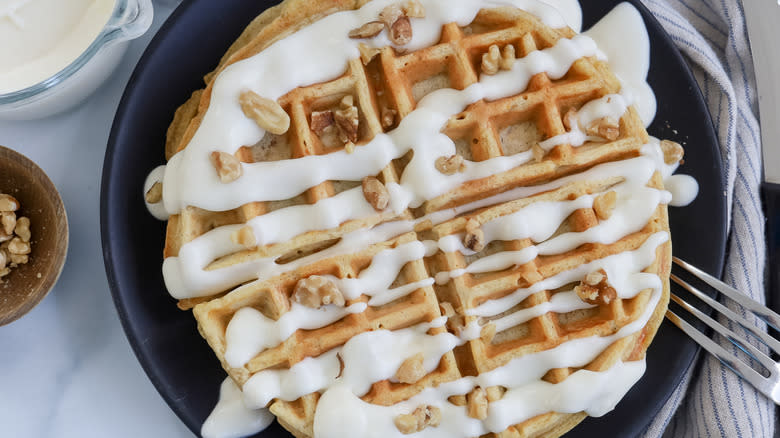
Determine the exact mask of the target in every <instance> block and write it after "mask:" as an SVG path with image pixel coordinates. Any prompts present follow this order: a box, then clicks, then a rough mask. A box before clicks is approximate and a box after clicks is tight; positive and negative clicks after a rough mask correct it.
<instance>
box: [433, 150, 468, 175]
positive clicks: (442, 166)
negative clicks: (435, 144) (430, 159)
mask: <svg viewBox="0 0 780 438" xmlns="http://www.w3.org/2000/svg"><path fill="white" fill-rule="evenodd" d="M436 170H438V171H439V172H441V173H443V174H445V175H453V174H455V173H456V172H463V171H464V170H466V163H465V161H464V160H463V157H462V156H460V155H457V154H455V155H450V156H449V157H439V158H437V159H436Z"/></svg>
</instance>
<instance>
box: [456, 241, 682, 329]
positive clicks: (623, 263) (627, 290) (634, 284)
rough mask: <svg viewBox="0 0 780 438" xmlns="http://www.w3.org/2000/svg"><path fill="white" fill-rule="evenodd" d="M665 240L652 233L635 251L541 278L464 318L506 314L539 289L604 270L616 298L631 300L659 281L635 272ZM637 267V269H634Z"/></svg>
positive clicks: (652, 257)
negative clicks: (615, 293) (616, 295)
mask: <svg viewBox="0 0 780 438" xmlns="http://www.w3.org/2000/svg"><path fill="white" fill-rule="evenodd" d="M668 239H669V237H668V234H667V233H666V232H665V231H662V232H658V233H655V234H653V235H651V236H650V237H648V238H647V240H646V241H645V243H643V244H642V246H640V247H639V248H638V249H637V250H635V251H626V252H622V253H619V254H614V255H611V256H608V257H605V258H603V259H597V260H594V261H592V262H590V263H585V264H582V265H579V266H577V267H575V268H573V269H571V270H568V271H564V272H561V273H560V274H557V275H554V276H552V277H548V278H545V279H544V280H541V281H538V282H536V283H534V284H533V285H531V286H530V287H526V288H519V289H517V290H515V291H514V292H512V293H511V294H509V295H506V296H504V297H502V298H498V299H494V300H489V301H486V302H484V303H482V304H481V305H479V306H477V307H475V308H473V309H469V310H467V311H466V314H468V315H475V316H493V315H498V314H500V313H503V312H506V311H507V310H509V309H511V308H512V307H514V306H516V305H517V304H519V303H520V302H521V301H523V300H524V299H526V298H528V297H529V296H530V295H532V294H535V293H537V292H540V291H543V290H554V289H557V288H559V287H562V286H565V285H566V284H568V283H572V282H576V281H579V280H581V279H582V278H584V277H585V276H586V275H588V274H589V273H590V272H593V271H596V270H598V269H604V270H605V271H606V272H607V278H609V282H610V284H611V285H612V286H613V287H614V288H615V290H616V291H617V293H618V297H620V298H631V297H633V296H634V295H636V294H637V293H638V292H639V291H641V290H643V289H646V288H648V287H653V286H654V285H655V284H656V283H657V282H659V281H660V280H659V279H658V276H657V275H655V274H647V273H643V272H639V271H641V270H642V269H644V268H646V267H647V266H650V264H652V262H653V260H655V250H656V248H657V247H658V245H660V244H661V243H663V242H666V241H667V240H668ZM637 267H641V268H639V269H637Z"/></svg>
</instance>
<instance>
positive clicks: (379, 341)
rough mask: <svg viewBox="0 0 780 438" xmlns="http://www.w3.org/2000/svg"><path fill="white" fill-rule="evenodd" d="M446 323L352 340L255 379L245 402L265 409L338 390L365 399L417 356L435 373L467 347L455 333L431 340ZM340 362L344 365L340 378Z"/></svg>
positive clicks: (246, 388) (246, 389)
mask: <svg viewBox="0 0 780 438" xmlns="http://www.w3.org/2000/svg"><path fill="white" fill-rule="evenodd" d="M445 320H446V318H443V317H442V318H439V319H437V320H434V321H432V322H430V323H424V324H418V325H415V326H412V327H409V328H405V329H400V330H395V331H389V330H374V331H368V332H364V333H361V334H359V335H357V336H354V337H352V338H351V339H350V340H349V341H347V343H346V344H344V346H343V347H340V348H335V349H333V350H330V351H328V352H326V353H324V354H322V355H320V356H318V357H315V358H312V357H308V358H306V359H304V360H302V361H301V362H298V363H296V364H295V365H293V366H292V367H290V368H289V369H285V370H263V371H260V372H258V373H255V374H254V375H253V376H252V377H250V378H249V380H248V381H247V382H246V383H245V384H244V388H243V390H244V399H245V402H246V403H247V405H248V406H254V407H264V406H266V405H267V404H268V403H269V402H270V401H271V400H273V399H275V398H278V399H281V400H287V401H291V400H295V399H297V398H299V397H301V396H303V395H305V394H310V393H312V392H315V391H322V390H326V389H328V388H331V387H333V386H334V385H342V386H344V387H346V388H348V389H349V391H350V392H351V393H352V394H357V395H363V394H365V393H366V392H368V390H369V389H370V388H371V385H372V384H373V383H374V382H379V381H382V380H388V379H389V380H394V375H395V373H396V371H397V370H398V367H400V366H401V363H402V362H403V361H404V360H406V359H407V358H408V357H411V356H414V355H416V354H422V355H423V358H424V359H423V368H424V369H425V371H426V372H427V373H429V372H431V371H433V370H434V369H435V368H436V367H437V366H438V365H439V361H440V360H441V357H442V356H443V355H444V354H445V353H447V352H449V351H451V350H452V349H453V348H454V347H455V346H457V345H460V344H461V343H462V341H461V340H460V339H458V338H457V337H456V336H454V335H452V334H451V333H446V332H445V333H439V334H436V335H430V334H428V330H429V329H431V328H433V327H441V326H442V325H443V324H444V321H445ZM338 356H340V357H341V360H342V361H343V363H344V369H343V370H341V375H340V376H339V371H340V363H339V358H338ZM367 363H368V364H370V366H366V365H365V364H367Z"/></svg>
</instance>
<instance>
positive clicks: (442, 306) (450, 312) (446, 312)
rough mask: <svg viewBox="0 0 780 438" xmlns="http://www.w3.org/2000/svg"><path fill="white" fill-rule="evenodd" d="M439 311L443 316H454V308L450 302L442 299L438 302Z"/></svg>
mask: <svg viewBox="0 0 780 438" xmlns="http://www.w3.org/2000/svg"><path fill="white" fill-rule="evenodd" d="M439 311H440V312H441V314H442V315H443V316H446V317H448V318H449V317H452V316H455V308H454V307H452V303H450V302H448V301H442V302H441V303H439Z"/></svg>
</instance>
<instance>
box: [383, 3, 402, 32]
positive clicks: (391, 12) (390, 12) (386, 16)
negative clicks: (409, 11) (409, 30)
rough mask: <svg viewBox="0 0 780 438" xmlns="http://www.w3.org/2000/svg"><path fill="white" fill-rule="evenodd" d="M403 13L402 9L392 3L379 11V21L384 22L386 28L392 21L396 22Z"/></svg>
mask: <svg viewBox="0 0 780 438" xmlns="http://www.w3.org/2000/svg"><path fill="white" fill-rule="evenodd" d="M403 15H404V11H403V9H402V8H401V6H399V5H398V4H396V3H393V4H391V5H389V6H387V7H385V8H384V9H382V12H380V13H379V21H381V22H382V23H384V24H385V26H387V28H388V29H390V27H391V26H392V25H393V23H395V22H396V20H398V19H399V18H401V16H403Z"/></svg>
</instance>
